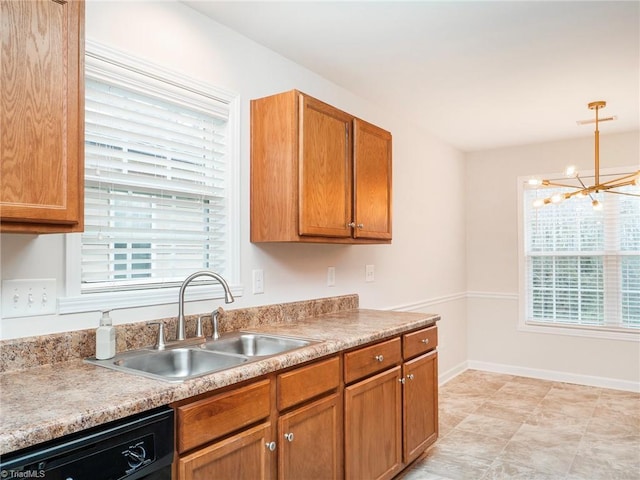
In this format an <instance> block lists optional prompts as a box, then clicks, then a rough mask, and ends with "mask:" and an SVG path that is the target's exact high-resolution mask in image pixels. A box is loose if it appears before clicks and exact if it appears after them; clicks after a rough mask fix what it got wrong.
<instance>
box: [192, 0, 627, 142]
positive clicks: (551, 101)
mask: <svg viewBox="0 0 640 480" xmlns="http://www.w3.org/2000/svg"><path fill="white" fill-rule="evenodd" d="M184 3H186V4H188V5H190V6H191V7H193V8H194V9H196V10H198V11H200V12H202V13H204V14H205V15H207V16H209V17H211V18H212V19H214V20H215V21H217V22H219V23H221V24H223V25H226V26H228V27H230V28H231V29H233V30H236V31H237V32H239V33H241V34H243V35H245V36H246V37H249V38H250V39H252V40H254V41H256V42H258V43H260V44H262V45H264V46H266V47H268V48H270V49H271V50H273V51H275V52H278V53H280V54H281V55H283V56H285V57H287V58H289V59H291V60H293V61H294V62H296V63H298V64H300V65H303V66H305V67H306V68H308V69H310V70H313V71H314V72H316V73H318V74H320V75H321V76H323V77H325V78H327V79H329V80H331V81H332V82H334V83H336V84H338V85H341V86H342V87H344V88H346V89H348V90H350V91H352V92H354V93H356V94H358V95H360V96H362V97H364V98H367V99H369V100H371V101H373V102H376V103H378V104H381V105H384V106H391V107H392V108H397V109H399V111H401V112H402V114H404V115H409V116H411V117H413V119H414V121H416V122H418V123H419V124H421V125H423V126H424V127H425V128H426V129H427V130H429V131H430V132H432V133H433V134H435V135H437V136H438V137H440V138H441V139H443V140H445V141H447V142H449V143H450V144H452V145H454V146H455V147H457V148H459V149H461V150H463V151H475V150H483V149H488V148H495V147H501V146H506V145H514V144H526V143H535V142H541V141H550V140H559V139H564V138H571V137H581V136H589V135H593V127H592V126H589V125H587V126H578V125H577V124H576V121H577V120H584V119H591V118H593V112H592V111H591V110H589V109H588V108H587V103H589V102H591V101H594V100H606V102H607V107H606V109H605V110H603V111H601V116H611V115H616V116H617V117H618V119H617V120H616V121H614V122H606V123H603V124H602V125H601V128H600V129H601V132H602V135H606V134H607V133H611V132H625V131H630V130H637V129H638V128H640V126H639V122H640V73H639V72H640V33H639V32H640V2H637V1H622V2H613V1H601V2H594V1H585V2H582V1H565V2H556V1H528V2H525V1H497V2H486V1H410V2H400V1H371V0H370V1H359V2H351V1H334V2H330V1H316V2H308V1H288V2H275V1H257V2H254V1H208V0H197V1H184ZM274 93H275V92H274Z"/></svg>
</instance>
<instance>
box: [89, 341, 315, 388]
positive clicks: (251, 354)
mask: <svg viewBox="0 0 640 480" xmlns="http://www.w3.org/2000/svg"><path fill="white" fill-rule="evenodd" d="M314 343H318V342H317V341H314V340H309V339H304V338H297V337H289V336H282V335H269V334H262V333H251V332H233V333H229V334H225V335H223V336H222V337H220V338H219V339H217V340H206V341H205V340H202V341H201V342H200V343H198V344H195V345H182V344H177V345H176V346H174V347H167V348H166V349H164V350H156V349H152V348H148V349H140V350H131V351H128V352H123V353H120V354H118V355H116V356H115V357H113V358H110V359H108V360H97V359H95V358H88V359H86V361H87V362H89V363H92V364H94V365H100V366H103V367H106V368H110V369H113V370H118V371H120V372H126V373H132V374H135V375H141V376H144V377H149V378H154V379H159V380H164V381H167V382H182V381H184V380H188V379H191V378H195V377H199V376H202V375H207V374H209V373H213V372H218V371H221V370H226V369H228V368H232V367H236V366H238V365H242V364H244V363H248V362H255V361H258V360H262V359H264V358H268V357H272V356H274V355H278V354H281V353H285V352H289V351H291V350H295V349H298V348H302V347H305V346H307V345H311V344H314Z"/></svg>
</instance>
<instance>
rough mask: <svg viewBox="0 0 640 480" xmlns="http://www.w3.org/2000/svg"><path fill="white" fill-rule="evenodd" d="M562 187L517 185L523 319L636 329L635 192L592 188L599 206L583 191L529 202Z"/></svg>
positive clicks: (639, 212) (639, 293)
mask: <svg viewBox="0 0 640 480" xmlns="http://www.w3.org/2000/svg"><path fill="white" fill-rule="evenodd" d="M625 188H626V192H627V193H631V192H633V193H639V191H638V188H637V187H625ZM551 190H553V191H551ZM569 190H570V189H562V188H555V189H549V188H547V189H544V190H536V189H526V188H525V189H524V191H523V208H524V212H523V213H524V217H523V219H524V221H523V227H524V232H523V233H524V236H523V237H524V270H525V289H524V296H525V302H526V305H525V316H526V318H525V321H526V323H528V324H543V325H560V326H563V327H571V326H575V327H579V328H589V327H591V328H596V329H606V330H628V329H640V197H633V196H628V195H612V194H600V197H601V198H599V200H600V201H601V202H602V203H603V205H604V209H603V210H601V211H596V210H594V209H593V208H592V206H591V199H590V198H589V197H586V198H576V197H574V198H572V199H570V200H567V201H565V202H562V203H560V204H552V205H547V206H545V207H542V208H535V207H533V205H532V204H533V200H534V199H535V198H537V197H538V196H542V197H544V198H546V197H549V196H550V195H553V194H554V193H557V192H565V191H569ZM621 191H623V192H624V191H625V190H624V189H621Z"/></svg>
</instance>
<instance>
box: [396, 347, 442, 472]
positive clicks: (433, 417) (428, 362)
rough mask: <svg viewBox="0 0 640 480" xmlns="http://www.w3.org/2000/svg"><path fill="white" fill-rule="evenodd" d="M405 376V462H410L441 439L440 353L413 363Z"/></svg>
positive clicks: (435, 352) (408, 366) (422, 357)
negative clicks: (439, 429) (439, 403)
mask: <svg viewBox="0 0 640 480" xmlns="http://www.w3.org/2000/svg"><path fill="white" fill-rule="evenodd" d="M402 370H403V374H404V399H403V407H404V408H403V413H404V455H403V457H404V462H405V463H410V462H412V461H414V460H415V459H416V458H418V457H419V456H420V454H421V453H422V452H424V450H425V449H426V448H427V447H428V446H429V445H431V444H432V443H433V442H435V441H436V439H437V437H438V352H437V351H436V350H433V351H431V352H430V353H427V354H426V355H422V356H421V357H418V358H415V359H413V360H410V361H408V362H406V363H405V364H404V366H403V367H402Z"/></svg>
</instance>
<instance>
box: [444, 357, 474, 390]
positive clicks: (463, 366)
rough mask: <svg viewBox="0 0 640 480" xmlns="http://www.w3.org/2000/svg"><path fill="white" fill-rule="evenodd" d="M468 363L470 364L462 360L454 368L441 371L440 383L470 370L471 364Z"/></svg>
mask: <svg viewBox="0 0 640 480" xmlns="http://www.w3.org/2000/svg"><path fill="white" fill-rule="evenodd" d="M468 364H469V362H466V361H465V362H462V363H460V364H458V365H456V366H455V367H453V368H450V369H449V370H447V371H446V372H443V373H440V374H439V375H438V385H444V384H445V383H447V382H448V381H449V380H452V379H454V378H455V377H457V376H458V375H460V374H461V373H462V372H464V371H465V370H468V369H469V365H468Z"/></svg>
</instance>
